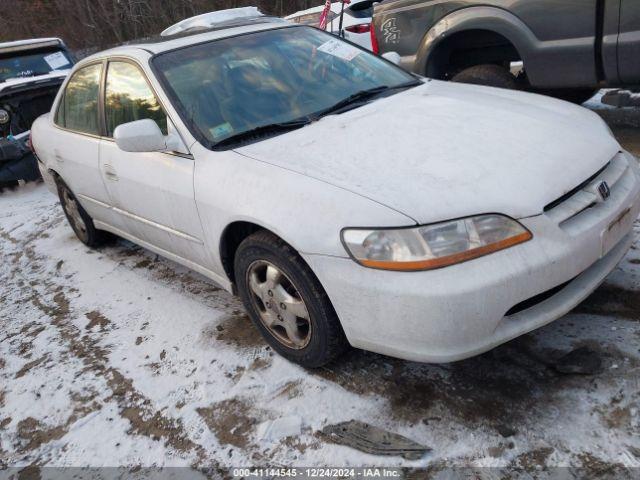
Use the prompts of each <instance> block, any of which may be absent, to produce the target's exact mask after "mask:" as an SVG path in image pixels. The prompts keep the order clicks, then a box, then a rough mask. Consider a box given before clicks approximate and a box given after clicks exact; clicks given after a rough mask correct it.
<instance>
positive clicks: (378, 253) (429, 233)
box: [342, 215, 533, 271]
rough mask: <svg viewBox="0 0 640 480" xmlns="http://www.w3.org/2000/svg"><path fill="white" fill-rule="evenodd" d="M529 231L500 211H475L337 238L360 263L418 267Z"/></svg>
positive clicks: (484, 250) (484, 249)
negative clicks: (444, 219)
mask: <svg viewBox="0 0 640 480" xmlns="http://www.w3.org/2000/svg"><path fill="white" fill-rule="evenodd" d="M532 238H533V235H532V234H531V232H529V230H527V229H526V228H525V227H524V226H522V225H521V224H520V223H518V222H517V221H515V220H512V219H511V218H508V217H505V216H503V215H480V216H477V217H469V218H463V219H460V220H452V221H449V222H442V223H435V224H432V225H426V226H423V227H411V228H402V229H375V230H374V229H356V228H354V229H350V228H347V229H345V230H343V231H342V242H343V243H344V246H345V248H346V249H347V251H348V252H349V253H350V254H351V256H352V257H353V259H354V260H355V261H357V262H358V263H360V264H361V265H363V266H365V267H370V268H378V269H382V270H399V271H417V270H432V269H435V268H442V267H447V266H449V265H454V264H456V263H461V262H466V261H468V260H472V259H474V258H478V257H482V256H484V255H488V254H490V253H493V252H497V251H499V250H504V249H505V248H509V247H512V246H514V245H517V244H519V243H524V242H527V241H529V240H531V239H532Z"/></svg>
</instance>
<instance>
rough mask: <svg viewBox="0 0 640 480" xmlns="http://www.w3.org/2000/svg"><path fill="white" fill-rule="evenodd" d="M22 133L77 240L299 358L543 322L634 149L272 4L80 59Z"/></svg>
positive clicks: (594, 125) (599, 269)
mask: <svg viewBox="0 0 640 480" xmlns="http://www.w3.org/2000/svg"><path fill="white" fill-rule="evenodd" d="M32 142H33V145H34V148H35V150H36V153H37V155H38V157H39V161H40V168H41V170H42V174H43V176H44V178H45V179H46V180H47V183H48V184H49V185H50V187H51V188H52V189H55V191H56V192H57V193H58V194H59V196H60V201H61V204H62V207H63V209H64V211H65V213H66V216H67V218H68V220H69V222H70V224H71V227H72V228H73V230H74V231H75V233H76V234H77V236H78V238H79V239H80V240H81V241H82V242H84V243H85V244H87V245H89V246H96V245H98V244H99V242H100V241H101V240H102V239H103V238H104V235H103V234H104V232H111V233H113V234H116V235H118V236H120V237H124V238H126V239H129V240H131V241H133V242H135V243H137V244H139V245H142V246H144V247H146V248H148V249H149V250H152V251H154V252H157V253H158V254H160V255H163V256H165V257H168V258H170V259H172V260H174V261H176V262H178V263H180V264H183V265H186V266H188V267H190V268H192V269H193V270H196V271H197V272H200V273H202V274H203V275H205V276H207V277H209V278H211V279H212V280H213V281H215V282H217V283H218V284H220V285H222V286H223V287H224V288H225V289H227V290H228V291H229V292H236V293H237V294H239V296H240V297H241V298H242V301H243V302H244V305H245V306H246V309H247V311H248V312H249V315H250V316H251V318H252V319H253V321H254V323H255V325H256V327H257V328H258V329H259V330H260V332H261V333H262V335H263V336H264V337H265V339H266V341H267V342H268V343H269V344H270V345H271V346H272V347H273V348H274V349H275V350H276V351H278V352H279V353H280V354H282V355H283V356H285V357H286V358H288V359H290V360H292V361H294V362H298V363H299V364H301V365H304V366H307V367H318V366H321V365H324V364H326V363H327V362H329V361H331V360H333V359H335V358H336V357H337V356H338V355H339V354H340V353H341V352H343V351H344V350H345V349H346V348H347V347H348V346H349V345H352V346H354V347H358V348H362V349H366V350H370V351H374V352H379V353H382V354H387V355H392V356H396V357H400V358H404V359H410V360H416V361H423V362H449V361H455V360H458V359H463V358H466V357H470V356H473V355H476V354H479V353H481V352H485V351H487V350H489V349H491V348H493V347H495V346H497V345H499V344H501V343H503V342H506V341H508V340H510V339H513V338H515V337H517V336H519V335H522V334H524V333H526V332H529V331H531V330H533V329H535V328H538V327H541V326H543V325H545V324H547V323H549V322H551V321H553V320H555V319H557V318H559V317H561V316H562V315H564V314H566V313H567V312H569V311H570V310H571V309H572V308H573V307H575V306H576V305H577V304H578V303H579V302H581V301H582V300H583V299H585V297H587V296H588V295H589V294H590V293H591V292H592V291H593V290H594V289H595V288H596V287H597V286H598V285H599V284H600V283H601V282H602V281H603V280H604V278H605V277H606V276H607V274H608V273H609V272H611V270H612V269H614V267H615V266H616V264H617V263H618V262H619V261H620V260H621V259H622V258H623V256H624V255H625V252H626V251H627V249H628V248H629V247H630V245H631V242H632V225H633V223H634V221H635V219H636V218H637V217H638V215H639V213H640V172H639V168H638V163H637V160H636V159H635V158H634V157H633V156H632V155H630V154H629V153H627V152H625V151H624V150H623V149H622V148H621V147H620V145H619V144H618V142H616V140H615V139H614V137H613V136H612V134H611V132H610V130H608V128H607V126H606V125H605V124H604V123H603V122H602V120H600V119H599V118H598V117H597V116H596V115H595V114H593V113H591V112H589V111H587V110H586V109H583V108H580V107H576V106H573V105H570V104H568V103H563V102H560V101H557V100H552V99H550V98H546V97H542V96H537V95H532V94H526V93H516V92H510V91H504V90H498V89H492V88H486V87H479V86H472V85H461V84H452V83H443V82H438V81H431V80H428V79H422V78H417V77H415V76H413V75H410V74H408V73H406V72H404V71H403V70H401V69H400V68H398V67H396V66H395V65H393V64H392V63H390V62H388V61H386V60H384V59H382V58H379V57H376V56H374V55H373V54H371V53H369V52H367V51H365V50H364V49H361V48H359V47H356V46H354V45H352V44H350V43H347V42H344V41H342V40H340V39H338V38H336V37H334V36H332V35H330V34H328V33H326V32H321V31H319V30H316V29H314V28H310V27H305V26H299V25H291V24H288V23H281V22H280V21H277V20H274V19H270V18H267V17H256V18H242V19H236V20H235V21H227V22H224V24H220V25H212V26H211V28H205V29H203V28H202V26H200V27H198V28H196V29H190V28H186V29H184V30H183V31H181V32H179V33H177V34H174V35H169V36H165V37H162V38H160V39H158V40H157V41H149V42H147V43H145V44H138V45H129V46H123V47H120V48H116V49H114V50H109V51H105V52H102V53H98V54H96V55H94V56H92V57H89V58H87V59H85V60H83V61H81V62H80V63H79V64H78V65H76V67H75V68H74V70H73V72H72V74H71V75H70V77H69V78H68V80H67V82H66V83H65V85H64V86H63V88H62V89H61V91H60V93H59V94H58V97H57V99H56V101H55V103H54V106H53V110H52V113H51V114H50V115H48V116H45V117H42V118H40V119H39V120H38V121H37V122H36V123H35V125H34V126H33V137H32ZM105 294H107V295H108V292H105Z"/></svg>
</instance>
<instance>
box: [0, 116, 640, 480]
mask: <svg viewBox="0 0 640 480" xmlns="http://www.w3.org/2000/svg"><path fill="white" fill-rule="evenodd" d="M598 113H599V114H600V115H602V116H603V117H604V118H605V119H606V120H607V121H608V122H609V123H610V125H611V126H612V128H613V130H614V132H615V133H616V134H617V135H619V138H620V140H621V142H622V143H623V144H624V145H625V146H626V148H628V149H630V150H631V151H634V152H635V154H636V155H640V112H639V111H634V110H598ZM636 233H637V234H640V222H639V223H637V224H636ZM0 260H1V262H0V285H2V289H1V290H0V379H1V381H0V469H2V467H3V466H14V467H15V466H20V467H26V466H32V467H35V468H41V467H44V466H114V465H124V466H128V467H138V466H144V467H150V466H187V467H193V468H210V469H213V470H212V471H213V472H214V474H213V476H217V474H216V473H215V472H222V469H224V468H228V467H233V466H248V465H263V466H264V465H271V466H283V465H304V466H327V465H331V466H364V465H380V466H383V465H384V466H395V467H398V466H400V467H409V468H428V469H430V471H431V472H437V471H440V470H442V469H445V468H448V467H456V466H462V467H475V468H488V467H492V468H501V469H520V468H527V469H534V470H535V469H538V470H539V469H546V468H552V467H577V468H582V469H583V470H581V472H582V473H583V474H613V473H612V472H616V471H617V469H620V468H623V467H630V468H636V469H637V468H640V415H639V409H640V236H639V237H638V238H637V240H636V242H635V244H634V245H633V247H632V250H631V251H630V252H629V254H628V255H627V257H626V258H625V259H624V260H623V262H622V263H621V265H620V266H619V267H618V269H616V271H615V272H613V273H612V274H611V276H610V277H609V278H608V279H607V281H606V282H605V284H604V285H603V286H602V287H600V288H599V289H598V290H597V291H596V292H595V293H594V294H593V295H592V296H591V297H590V298H589V299H588V300H587V301H585V302H584V303H583V304H582V305H580V306H579V307H578V308H577V309H576V310H575V311H574V312H572V313H571V314H569V315H567V316H566V317H564V318H562V319H560V320H558V321H557V322H554V323H553V324H551V325H549V326H547V327H545V328H542V329H540V330H538V331H536V332H533V333H531V334H529V335H525V336H524V337H521V338H519V339H517V340H515V341H512V342H510V343H508V344H506V345H503V346H502V347H499V348H497V349H495V350H494V351H492V352H489V353H487V354H484V355H482V356H480V357H477V358H473V359H470V360H467V361H463V362H458V363H454V364H448V365H424V364H417V363H411V362H404V361H400V360H395V359H391V358H387V357H383V356H380V355H375V354H370V353H366V352H362V351H352V352H351V353H349V354H348V355H347V356H345V357H344V358H343V359H341V361H340V362H339V363H338V364H336V365H333V366H331V367H329V368H324V369H321V370H318V371H306V370H304V369H301V368H299V367H297V366H294V365H292V364H290V363H288V362H286V361H284V360H282V359H281V358H279V357H278V356H276V355H274V354H273V352H272V351H270V350H269V348H268V347H265V345H264V343H263V342H262V340H261V338H260V337H259V335H258V334H257V332H256V330H255V329H254V328H253V326H252V325H251V324H250V321H249V320H248V318H247V317H246V315H245V314H244V312H243V309H242V307H241V305H240V303H239V301H238V300H237V299H236V298H234V297H232V296H231V295H229V294H228V293H226V292H224V291H221V290H219V289H218V288H217V287H216V286H214V285H212V284H211V283H210V282H208V281H207V280H205V279H204V278H202V277H200V276H199V275H197V274H195V273H192V272H189V271H187V270H185V269H183V268H182V267H179V266H177V265H176V264H174V263H172V262H170V261H167V260H164V259H162V258H159V257H157V256H155V255H153V254H151V253H150V252H148V251H145V250H144V249H142V248H140V247H137V246H135V245H133V244H131V243H129V242H126V241H124V240H118V241H115V242H114V243H112V244H110V245H107V246H105V247H103V248H101V249H99V250H88V249H87V248H86V247H84V246H83V245H81V244H80V243H79V242H78V241H77V240H76V239H75V238H74V237H73V234H72V232H71V230H70V228H68V226H67V225H66V222H65V220H64V218H63V215H62V213H61V211H60V209H59V205H58V203H57V200H56V199H55V197H53V196H52V195H51V194H49V193H48V191H46V189H45V188H44V186H43V185H36V186H33V185H27V186H25V187H21V188H20V189H18V190H16V191H13V192H6V193H4V194H2V195H0ZM579 347H586V348H588V349H589V351H590V352H592V353H591V355H593V356H596V357H597V358H599V359H600V360H601V367H600V368H599V369H598V371H597V372H596V373H594V374H589V375H575V374H563V373H560V372H559V371H558V370H557V368H555V367H554V365H555V362H556V360H557V359H559V358H560V357H562V356H563V355H564V354H566V353H567V352H569V351H571V350H574V349H576V348H579ZM351 419H356V420H360V421H363V422H368V423H370V424H373V425H376V426H378V427H381V428H385V429H388V430H390V431H392V432H395V433H399V434H402V435H405V436H407V437H409V438H411V439H412V440H415V441H417V442H419V443H421V444H423V445H426V446H429V447H430V448H431V449H432V451H431V452H430V453H429V454H427V455H426V456H425V457H424V458H422V459H421V460H418V461H408V460H403V459H402V458H399V457H379V456H374V455H369V454H364V453H360V452H357V451H355V450H352V449H350V448H348V447H344V446H340V445H335V444H332V443H329V442H327V441H326V440H325V439H324V438H323V437H322V436H321V435H319V433H318V432H319V431H320V430H322V428H323V427H325V426H326V425H329V424H333V423H338V422H342V421H347V420H351ZM218 469H220V470H218Z"/></svg>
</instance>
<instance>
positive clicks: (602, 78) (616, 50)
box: [373, 0, 640, 103]
mask: <svg viewBox="0 0 640 480" xmlns="http://www.w3.org/2000/svg"><path fill="white" fill-rule="evenodd" d="M373 32H374V33H373V34H374V48H375V43H377V48H378V53H380V54H384V53H389V52H397V53H398V54H399V55H400V57H401V65H402V66H403V67H405V68H406V69H408V70H411V71H413V72H415V73H418V74H420V75H425V76H428V77H431V78H436V79H442V80H453V81H460V82H466V83H477V84H484V85H491V86H497V87H503V88H521V89H527V90H533V91H538V92H542V93H547V94H550V95H554V96H557V97H560V98H564V99H567V100H571V101H575V102H579V103H581V102H582V101H584V100H586V99H588V98H589V97H590V96H591V95H592V94H593V93H594V90H596V89H598V88H602V87H610V86H629V85H637V84H640V0H482V1H480V0H386V1H383V2H382V3H380V4H378V5H377V6H376V9H375V14H374V30H373ZM520 62H522V63H520ZM522 65H523V66H522Z"/></svg>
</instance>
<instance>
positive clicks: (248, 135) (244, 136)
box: [213, 117, 314, 149]
mask: <svg viewBox="0 0 640 480" xmlns="http://www.w3.org/2000/svg"><path fill="white" fill-rule="evenodd" d="M313 120H314V119H313V118H307V117H305V118H303V119H298V120H292V121H290V122H282V123H270V124H268V125H261V126H259V127H256V128H253V129H251V130H247V131H246V132H240V133H237V134H236V135H232V136H230V137H228V138H225V139H224V140H221V141H219V142H218V143H215V144H213V148H214V149H219V148H224V147H229V146H231V145H237V144H239V143H242V142H244V141H246V140H253V139H254V138H255V139H257V138H262V137H264V136H267V135H275V134H279V133H285V132H290V131H291V130H296V129H298V128H302V127H304V126H306V125H309V124H310V123H311V122H312V121H313Z"/></svg>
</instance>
